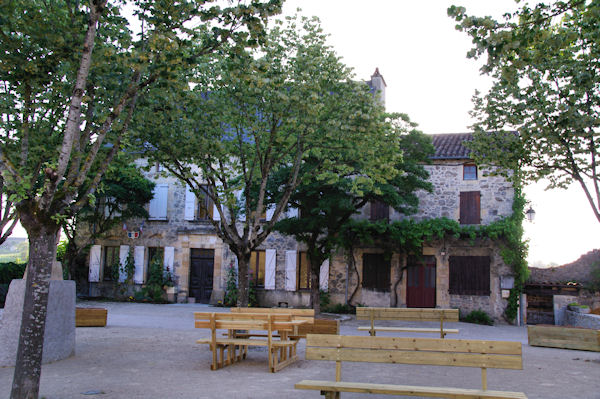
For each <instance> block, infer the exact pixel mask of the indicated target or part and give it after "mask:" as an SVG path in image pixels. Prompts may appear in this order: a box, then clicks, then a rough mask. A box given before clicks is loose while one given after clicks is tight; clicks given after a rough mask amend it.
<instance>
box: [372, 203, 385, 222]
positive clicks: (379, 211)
mask: <svg viewBox="0 0 600 399" xmlns="http://www.w3.org/2000/svg"><path fill="white" fill-rule="evenodd" d="M389 217H390V207H389V205H388V204H386V203H385V202H381V201H373V202H371V220H389Z"/></svg>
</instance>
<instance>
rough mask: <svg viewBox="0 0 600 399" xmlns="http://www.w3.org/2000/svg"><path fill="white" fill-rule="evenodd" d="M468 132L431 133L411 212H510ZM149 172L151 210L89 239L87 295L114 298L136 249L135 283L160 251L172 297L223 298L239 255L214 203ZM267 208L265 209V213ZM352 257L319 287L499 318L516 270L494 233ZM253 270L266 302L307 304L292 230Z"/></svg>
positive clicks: (382, 302) (255, 260) (481, 217)
mask: <svg viewBox="0 0 600 399" xmlns="http://www.w3.org/2000/svg"><path fill="white" fill-rule="evenodd" d="M368 83H369V84H370V86H371V87H372V88H374V90H376V91H378V92H379V93H381V94H383V93H384V89H385V81H384V80H383V77H382V76H381V74H379V71H378V70H376V72H375V74H374V75H373V76H372V77H371V80H370V81H369V82H368ZM380 98H381V99H382V101H384V98H383V96H381V97H380ZM471 137H472V136H471V134H468V133H466V134H448V135H433V136H432V139H433V144H434V147H435V155H434V156H433V157H432V159H431V161H432V162H431V164H430V165H427V166H426V168H427V170H428V171H429V173H430V180H431V182H432V183H433V186H434V191H433V192H432V193H426V192H422V193H419V199H420V208H419V212H418V213H417V214H416V215H413V216H411V217H412V218H413V219H416V220H424V219H427V218H439V217H447V218H449V219H454V220H457V221H460V223H461V224H489V223H491V222H493V221H496V220H499V219H500V218H502V217H506V216H509V215H510V214H511V212H512V201H513V196H514V191H513V188H512V186H511V184H510V183H508V182H506V181H505V180H504V179H503V178H501V177H498V176H487V175H486V174H485V171H482V170H480V169H479V168H478V167H477V166H476V165H475V164H474V163H473V161H472V160H471V159H470V158H469V152H468V150H467V149H466V148H465V147H464V146H463V142H464V141H466V140H469V139H471ZM144 162H145V161H143V160H140V161H139V162H138V164H139V166H147V165H145V164H144ZM147 177H148V178H150V179H154V181H155V182H156V183H157V184H156V187H155V191H154V199H153V200H152V201H151V202H150V204H149V213H150V217H149V219H148V220H145V221H141V220H139V221H128V222H127V223H126V229H123V230H121V229H118V230H115V231H113V232H111V233H110V234H108V235H107V236H106V237H105V238H103V239H101V240H97V242H96V243H95V245H93V246H92V248H91V250H90V257H89V285H90V291H89V292H90V295H91V296H110V295H111V292H114V291H113V289H114V284H113V282H112V281H110V273H109V272H108V270H109V269H108V268H109V267H110V265H111V264H114V263H121V264H123V263H124V262H125V260H126V259H127V256H128V255H129V254H130V253H132V254H133V259H134V263H135V273H134V279H133V280H134V283H135V285H136V286H137V287H140V286H142V285H143V284H145V283H146V281H147V278H148V272H149V265H150V262H151V260H152V259H153V258H155V257H158V258H159V259H162V261H163V263H164V267H165V269H166V270H168V271H169V272H170V273H171V274H172V276H173V280H174V283H175V286H174V287H173V288H172V290H171V292H170V294H171V295H170V299H172V300H176V301H178V302H188V301H196V302H202V303H218V302H219V301H222V300H223V298H224V294H225V287H226V283H227V271H228V269H229V268H234V269H235V268H236V264H237V259H236V257H235V255H234V254H233V253H232V252H231V251H230V250H229V249H228V247H227V245H225V244H224V243H223V241H222V240H221V239H220V238H219V237H218V236H217V235H216V234H215V231H214V229H213V227H212V224H211V223H210V221H209V220H210V219H211V218H213V217H218V212H215V211H214V210H213V211H212V212H211V206H212V205H211V204H204V205H203V206H200V204H199V201H204V200H203V199H200V200H199V199H197V198H196V197H195V195H194V194H193V193H192V192H190V191H189V190H187V189H186V187H184V186H183V185H182V184H181V183H179V182H178V181H177V180H176V179H175V178H172V177H164V176H163V174H162V173H161V170H160V166H159V165H155V166H154V167H153V170H152V171H150V172H147ZM206 205H208V206H206ZM376 207H379V208H378V209H376ZM203 209H204V211H203ZM207 209H208V211H207ZM271 213H272V212H270V211H269V210H267V212H266V215H265V216H266V218H267V219H270V216H271ZM357 217H358V218H376V219H381V218H382V217H385V218H387V219H388V220H389V221H395V220H399V219H401V218H402V217H404V216H403V215H401V214H398V213H396V212H395V211H394V210H393V209H391V208H389V207H388V209H386V207H383V208H382V207H381V205H377V204H370V205H367V206H365V208H364V209H363V210H362V211H361V212H360V214H359V215H357ZM353 255H354V259H353V262H349V259H348V254H347V253H343V252H339V253H335V254H332V256H331V258H330V259H329V260H328V261H326V262H325V263H324V264H323V265H322V266H321V276H320V281H321V288H322V289H324V290H327V291H328V292H329V295H330V298H331V301H332V302H333V303H348V300H349V299H350V297H351V298H352V304H363V305H367V306H398V307H404V306H408V307H458V308H460V309H461V311H464V312H468V311H470V310H474V309H483V310H485V311H486V312H488V313H489V314H490V315H492V316H493V317H494V318H497V319H498V318H500V316H501V314H502V312H503V311H504V308H505V306H506V300H505V299H504V298H505V297H506V295H507V293H508V291H507V289H508V288H510V286H511V269H510V267H508V266H506V265H505V264H504V263H503V261H502V258H501V256H500V249H499V247H498V246H497V245H496V244H495V243H494V242H491V241H489V240H479V241H474V242H472V241H465V240H456V239H444V240H439V241H436V242H430V243H427V245H426V246H424V247H423V249H422V255H423V256H420V257H418V259H417V258H415V257H407V256H406V255H403V254H401V253H400V251H399V253H395V254H393V255H392V256H391V259H389V257H385V256H384V254H383V251H382V250H381V249H379V248H376V247H373V248H366V247H365V248H358V249H356V250H355V251H354V254H353ZM349 264H352V265H353V266H352V267H350V266H349ZM251 269H252V270H251V273H250V274H251V276H250V281H251V283H254V284H255V285H256V286H257V296H258V300H259V303H260V304H261V305H262V306H276V305H279V304H282V303H285V304H287V305H288V306H308V305H309V301H310V295H309V290H308V289H309V286H308V283H309V281H310V279H309V278H308V271H309V268H308V265H307V258H306V253H305V252H304V251H303V248H302V245H301V244H299V243H297V242H296V241H295V240H294V239H293V238H291V237H285V236H282V235H281V234H279V233H276V232H275V233H272V234H270V235H269V237H267V239H266V240H265V242H263V244H262V245H261V246H260V247H259V248H258V249H257V250H256V251H255V252H254V253H253V254H252V260H251ZM121 279H123V276H121Z"/></svg>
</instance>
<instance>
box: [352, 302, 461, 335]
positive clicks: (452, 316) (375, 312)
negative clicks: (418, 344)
mask: <svg viewBox="0 0 600 399" xmlns="http://www.w3.org/2000/svg"><path fill="white" fill-rule="evenodd" d="M356 319H357V320H370V321H371V325H370V326H361V327H358V329H359V330H360V331H369V334H370V335H371V336H375V332H376V331H394V332H418V333H437V332H439V333H440V338H444V337H445V336H446V334H449V333H453V334H457V333H458V330H457V329H453V328H446V329H444V321H450V322H457V321H458V309H434V308H367V307H357V308H356ZM375 320H403V321H439V322H440V328H416V327H400V326H398V327H381V326H375Z"/></svg>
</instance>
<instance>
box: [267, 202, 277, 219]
mask: <svg viewBox="0 0 600 399" xmlns="http://www.w3.org/2000/svg"><path fill="white" fill-rule="evenodd" d="M274 213H275V205H273V204H270V205H268V206H267V211H266V212H265V219H266V220H267V221H269V220H271V219H273V214H274Z"/></svg>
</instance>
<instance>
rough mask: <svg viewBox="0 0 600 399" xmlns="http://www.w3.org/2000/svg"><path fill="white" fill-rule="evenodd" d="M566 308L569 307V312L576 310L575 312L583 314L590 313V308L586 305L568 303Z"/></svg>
mask: <svg viewBox="0 0 600 399" xmlns="http://www.w3.org/2000/svg"><path fill="white" fill-rule="evenodd" d="M567 309H569V310H570V311H571V312H577V313H583V314H588V313H590V308H589V307H587V306H576V305H569V306H567Z"/></svg>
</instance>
